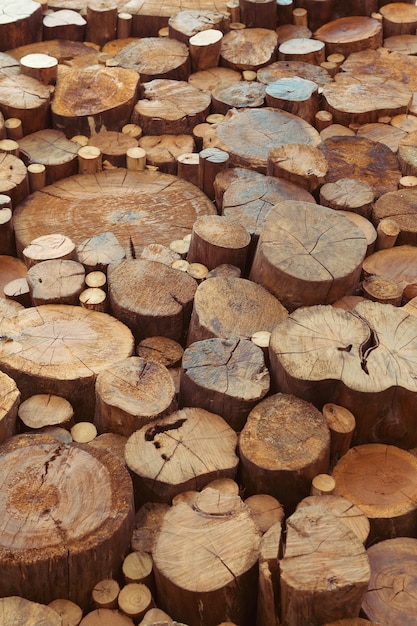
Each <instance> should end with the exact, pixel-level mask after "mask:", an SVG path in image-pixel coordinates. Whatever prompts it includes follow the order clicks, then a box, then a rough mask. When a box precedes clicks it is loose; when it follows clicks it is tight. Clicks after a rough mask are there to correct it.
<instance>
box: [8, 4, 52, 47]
mask: <svg viewBox="0 0 417 626" xmlns="http://www.w3.org/2000/svg"><path fill="white" fill-rule="evenodd" d="M0 12H1V17H2V19H1V25H0V42H1V43H0V50H3V51H4V50H11V49H12V48H17V47H18V46H23V45H25V44H27V43H31V42H32V41H35V40H37V39H39V38H40V34H41V32H42V7H41V5H40V4H39V3H37V2H36V3H35V4H34V3H33V2H30V1H28V0H24V1H23V2H19V3H15V4H13V5H11V4H9V3H8V2H7V0H2V2H1V4H0Z"/></svg>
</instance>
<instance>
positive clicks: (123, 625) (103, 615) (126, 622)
mask: <svg viewBox="0 0 417 626" xmlns="http://www.w3.org/2000/svg"><path fill="white" fill-rule="evenodd" d="M103 623H104V624H109V626H133V625H134V622H133V620H131V619H130V617H128V616H127V615H123V613H120V611H117V610H114V609H95V610H94V611H90V613H88V614H87V615H86V616H85V617H83V619H82V620H81V622H80V626H102V624H103Z"/></svg>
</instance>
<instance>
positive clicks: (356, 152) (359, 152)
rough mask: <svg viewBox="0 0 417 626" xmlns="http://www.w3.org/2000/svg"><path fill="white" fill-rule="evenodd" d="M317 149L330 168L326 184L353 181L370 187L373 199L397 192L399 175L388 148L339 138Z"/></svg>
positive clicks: (324, 142)
mask: <svg viewBox="0 0 417 626" xmlns="http://www.w3.org/2000/svg"><path fill="white" fill-rule="evenodd" d="M326 130H328V129H326ZM319 149H320V150H321V151H322V152H323V154H324V156H325V157H326V159H327V162H328V165H329V169H328V172H327V176H326V182H327V183H333V182H335V181H337V180H340V179H341V178H355V179H357V180H359V181H362V182H365V183H367V184H368V185H371V187H372V189H373V191H374V195H375V198H379V196H382V195H383V194H384V193H387V192H388V191H395V190H397V189H398V182H399V180H400V178H401V172H400V169H399V166H398V160H397V158H396V156H395V154H393V153H392V151H391V150H390V149H389V148H388V146H385V145H384V144H382V143H376V142H375V141H371V140H369V139H366V138H365V137H348V136H344V137H341V136H339V137H331V138H329V139H325V140H324V141H322V143H321V144H320V145H319Z"/></svg>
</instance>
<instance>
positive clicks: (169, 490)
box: [125, 407, 238, 504]
mask: <svg viewBox="0 0 417 626" xmlns="http://www.w3.org/2000/svg"><path fill="white" fill-rule="evenodd" d="M207 437H208V438H210V441H211V444H210V447H207V446H206V445H205V443H204V442H205V441H206V439H207ZM236 444H237V434H236V433H235V431H234V430H233V429H232V428H231V427H230V426H229V425H228V424H227V423H226V422H225V420H224V419H223V418H221V417H220V416H219V415H216V414H215V413H210V412H209V411H206V410H205V409H200V408H196V407H186V408H183V409H181V410H179V411H175V412H173V413H171V415H168V416H166V417H163V418H161V419H157V420H155V421H154V422H153V423H152V424H149V425H147V426H143V427H142V428H140V429H139V430H137V431H135V432H134V433H133V434H132V435H131V436H130V437H129V439H128V441H127V443H126V449H125V457H126V464H127V466H128V468H129V469H130V471H131V474H132V478H133V485H134V488H135V497H136V502H137V503H140V504H144V503H145V502H147V501H152V502H162V503H169V502H171V500H172V498H174V496H176V495H178V494H179V493H181V492H182V491H188V490H190V489H193V490H197V491H198V490H199V489H201V488H202V487H204V486H205V485H206V484H207V483H209V482H210V481H212V480H213V479H214V478H220V477H228V478H234V477H235V474H236V470H237V464H238V458H237V456H236V452H235V448H236Z"/></svg>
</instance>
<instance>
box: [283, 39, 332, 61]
mask: <svg viewBox="0 0 417 626" xmlns="http://www.w3.org/2000/svg"><path fill="white" fill-rule="evenodd" d="M325 59H326V52H325V47H324V43H323V42H322V41H318V40H315V39H306V38H297V39H287V41H284V42H283V43H282V44H281V45H280V46H279V48H278V60H279V61H298V62H302V63H311V64H313V65H320V64H321V63H323V62H324V61H325Z"/></svg>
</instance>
